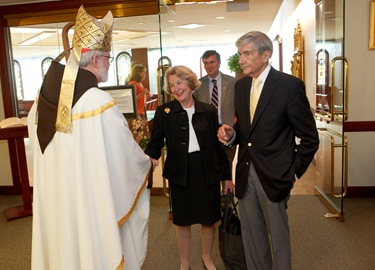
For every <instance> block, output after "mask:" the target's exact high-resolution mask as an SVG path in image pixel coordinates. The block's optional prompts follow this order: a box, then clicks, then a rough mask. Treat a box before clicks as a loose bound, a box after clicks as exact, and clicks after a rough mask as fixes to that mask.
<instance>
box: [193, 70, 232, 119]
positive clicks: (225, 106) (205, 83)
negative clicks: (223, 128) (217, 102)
mask: <svg viewBox="0 0 375 270" xmlns="http://www.w3.org/2000/svg"><path fill="white" fill-rule="evenodd" d="M199 80H200V81H201V83H202V84H201V85H200V86H199V87H198V88H197V89H196V90H195V91H194V93H193V95H194V97H196V99H198V100H199V101H202V102H206V103H211V98H210V89H209V78H208V76H207V75H206V76H203V77H202V78H200V79H199ZM235 83H236V78H234V77H232V76H229V75H226V74H224V73H221V90H220V89H219V90H220V91H221V120H222V124H227V125H230V126H233V124H234V113H235V109H234V84H235Z"/></svg>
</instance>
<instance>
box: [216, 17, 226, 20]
mask: <svg viewBox="0 0 375 270" xmlns="http://www.w3.org/2000/svg"><path fill="white" fill-rule="evenodd" d="M223 19H225V17H223V16H218V17H216V20H223Z"/></svg>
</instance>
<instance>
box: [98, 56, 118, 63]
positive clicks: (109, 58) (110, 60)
mask: <svg viewBox="0 0 375 270" xmlns="http://www.w3.org/2000/svg"><path fill="white" fill-rule="evenodd" d="M98 56H102V57H105V58H108V61H109V62H110V63H112V62H113V58H114V57H113V56H107V55H98Z"/></svg>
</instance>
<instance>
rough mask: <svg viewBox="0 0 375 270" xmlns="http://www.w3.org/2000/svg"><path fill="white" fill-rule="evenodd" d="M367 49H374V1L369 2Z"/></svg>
mask: <svg viewBox="0 0 375 270" xmlns="http://www.w3.org/2000/svg"><path fill="white" fill-rule="evenodd" d="M368 48H369V50H375V1H374V0H371V2H370V35H369V45H368Z"/></svg>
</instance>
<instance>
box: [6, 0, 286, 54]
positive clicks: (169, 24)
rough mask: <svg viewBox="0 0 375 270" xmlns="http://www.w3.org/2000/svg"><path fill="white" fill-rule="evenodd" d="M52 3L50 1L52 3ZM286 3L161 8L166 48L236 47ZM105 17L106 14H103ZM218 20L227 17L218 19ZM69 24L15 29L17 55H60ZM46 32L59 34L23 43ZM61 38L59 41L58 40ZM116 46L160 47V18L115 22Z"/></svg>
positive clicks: (251, 0) (244, 1)
mask: <svg viewBox="0 0 375 270" xmlns="http://www.w3.org/2000/svg"><path fill="white" fill-rule="evenodd" d="M49 1H50V0H49ZM20 2H24V3H31V2H43V1H41V0H29V1H26V0H19V1H16V0H0V6H1V5H9V4H15V3H20ZM281 3H282V0H266V1H265V0H236V1H234V2H229V3H225V2H217V3H215V4H213V3H195V4H184V5H175V6H168V7H166V6H163V7H161V16H160V19H161V33H162V43H163V44H162V45H163V47H180V46H191V45H197V46H199V45H214V44H234V42H235V41H236V40H237V38H238V37H240V36H241V35H242V34H244V33H246V32H248V31H252V30H260V31H263V32H265V33H267V32H268V31H269V29H270V27H271V25H272V23H273V20H274V18H275V16H276V14H277V12H278V10H279V8H280V5H281ZM103 15H104V14H103ZM217 17H223V18H221V19H218V18H217ZM66 23H67V22H63V23H58V24H46V25H38V26H37V27H35V26H34V27H23V28H20V29H15V28H13V29H12V43H13V52H14V54H15V55H18V56H19V57H22V56H23V55H30V53H31V52H32V51H35V53H36V52H37V51H39V52H42V53H46V52H48V54H50V55H53V56H55V55H57V53H58V52H56V45H58V44H60V45H61V44H62V43H61V33H60V31H61V29H62V28H63V27H64V26H65V25H66ZM191 23H195V24H201V25H204V26H202V27H200V28H196V29H181V28H178V27H179V26H183V25H186V24H191ZM43 31H55V34H53V35H51V36H50V37H48V38H45V39H43V40H41V41H39V42H37V43H34V44H32V45H30V46H20V45H19V43H20V42H22V41H23V40H26V39H29V38H31V37H32V36H35V35H37V34H38V33H40V32H43ZM58 37H59V39H58ZM113 41H114V46H115V47H116V48H118V49H120V50H125V49H130V48H154V47H159V46H160V45H159V44H160V37H159V16H158V15H152V16H137V17H128V18H117V19H115V22H114V35H113Z"/></svg>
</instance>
